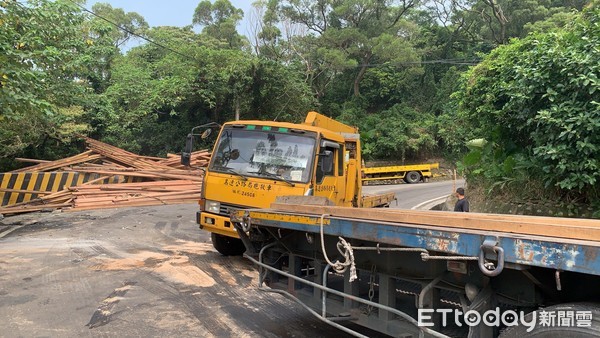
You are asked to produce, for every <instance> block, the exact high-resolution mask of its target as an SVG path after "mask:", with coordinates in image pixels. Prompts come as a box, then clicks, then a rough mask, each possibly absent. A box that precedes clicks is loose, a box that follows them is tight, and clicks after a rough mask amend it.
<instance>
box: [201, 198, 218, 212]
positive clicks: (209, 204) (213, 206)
mask: <svg viewBox="0 0 600 338" xmlns="http://www.w3.org/2000/svg"><path fill="white" fill-rule="evenodd" d="M220 209H221V203H219V202H217V201H209V200H206V203H205V204H204V210H206V211H207V212H211V213H213V214H218V213H219V210H220Z"/></svg>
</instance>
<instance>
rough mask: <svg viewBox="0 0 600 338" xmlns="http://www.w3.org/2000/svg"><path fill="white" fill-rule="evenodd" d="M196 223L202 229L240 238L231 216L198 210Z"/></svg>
mask: <svg viewBox="0 0 600 338" xmlns="http://www.w3.org/2000/svg"><path fill="white" fill-rule="evenodd" d="M196 223H198V224H199V225H200V229H203V230H206V231H210V232H214V233H217V234H219V235H223V236H229V237H235V238H240V237H239V236H238V234H237V231H235V228H234V227H233V224H232V223H231V220H230V219H229V217H226V216H221V215H217V214H213V213H209V212H206V211H197V212H196Z"/></svg>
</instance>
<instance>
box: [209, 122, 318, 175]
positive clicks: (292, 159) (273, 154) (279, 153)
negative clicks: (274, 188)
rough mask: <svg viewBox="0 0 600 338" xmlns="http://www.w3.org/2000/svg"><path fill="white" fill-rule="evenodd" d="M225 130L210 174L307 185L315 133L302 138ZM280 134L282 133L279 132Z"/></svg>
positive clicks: (282, 134)
mask: <svg viewBox="0 0 600 338" xmlns="http://www.w3.org/2000/svg"><path fill="white" fill-rule="evenodd" d="M267 128H268V127H265V128H262V129H263V130H248V129H237V128H226V129H224V130H223V132H222V133H221V137H220V138H219V140H218V141H217V147H216V148H215V151H214V153H213V155H212V161H211V164H210V170H212V171H217V172H224V173H230V174H236V175H239V176H243V177H247V176H254V177H267V178H272V179H279V180H282V181H288V182H302V183H306V182H308V181H309V178H310V174H311V169H312V163H313V158H314V150H315V139H316V134H315V133H309V132H307V133H305V134H302V135H298V134H292V133H288V132H287V129H285V128H272V129H278V130H280V131H279V132H275V131H271V130H264V129H267ZM282 130H283V132H282Z"/></svg>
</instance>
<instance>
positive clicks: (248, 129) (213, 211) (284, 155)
mask: <svg viewBox="0 0 600 338" xmlns="http://www.w3.org/2000/svg"><path fill="white" fill-rule="evenodd" d="M360 163H361V158H360V140H359V136H358V130H357V128H354V127H349V126H346V125H344V124H342V123H339V122H337V121H335V120H333V119H330V118H328V117H326V116H323V115H320V114H318V113H316V112H309V113H308V115H307V117H306V120H305V122H304V123H303V124H293V123H284V122H271V121H232V122H228V123H226V124H224V125H223V127H222V128H221V131H220V133H219V136H218V139H217V141H216V142H215V146H214V149H213V152H212V156H211V161H210V163H209V165H208V167H207V168H206V172H205V176H204V181H203V185H202V193H201V196H200V202H199V205H200V210H199V211H198V212H197V216H196V221H197V223H198V224H199V226H200V228H201V229H204V230H207V231H210V232H211V233H212V241H213V245H214V246H215V248H216V249H217V251H219V252H220V253H221V254H224V255H237V254H241V253H243V252H244V250H245V247H244V245H243V244H242V242H241V241H240V240H239V236H238V233H237V232H236V229H235V227H234V225H233V224H231V221H230V213H231V211H233V210H237V209H249V208H268V207H269V206H270V205H271V203H273V202H275V200H276V198H277V197H280V196H302V195H306V196H321V197H324V198H326V199H327V200H328V201H329V202H330V203H331V204H333V205H336V206H346V207H362V206H383V205H385V204H386V203H389V201H388V199H389V200H391V199H393V196H390V197H389V198H388V199H384V200H381V199H377V201H378V205H372V204H373V203H370V202H369V203H370V204H369V203H367V204H369V205H364V204H365V203H363V201H365V200H364V199H363V198H362V196H361V187H362V182H361V177H360V175H359V173H360ZM371 200H372V199H369V201H371Z"/></svg>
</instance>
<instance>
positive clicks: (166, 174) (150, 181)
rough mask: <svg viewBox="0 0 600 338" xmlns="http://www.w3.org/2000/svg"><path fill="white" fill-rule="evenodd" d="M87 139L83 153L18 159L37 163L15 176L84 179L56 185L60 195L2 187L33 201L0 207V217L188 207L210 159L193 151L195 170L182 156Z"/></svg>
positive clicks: (26, 186) (26, 187)
mask: <svg viewBox="0 0 600 338" xmlns="http://www.w3.org/2000/svg"><path fill="white" fill-rule="evenodd" d="M84 140H85V142H86V145H87V150H86V151H85V152H83V153H80V154H77V155H75V156H71V157H68V158H64V159H60V160H56V161H43V160H31V159H20V160H21V161H24V162H25V161H26V162H33V163H37V164H35V165H32V166H29V167H26V168H23V169H19V170H15V171H14V172H12V173H32V175H35V177H36V179H38V180H42V179H41V177H42V175H43V174H50V172H52V173H56V172H63V173H64V172H74V173H77V174H78V177H79V175H81V176H85V177H86V181H85V182H76V183H77V184H76V185H72V186H67V185H63V186H56V184H55V185H54V186H55V188H56V189H55V190H56V191H52V190H51V189H50V187H49V188H48V191H40V190H39V188H38V189H37V190H34V189H30V187H31V188H32V187H33V186H39V185H40V184H38V183H34V182H31V183H28V184H25V183H22V184H21V186H19V187H16V188H17V189H15V187H8V188H10V189H7V188H6V186H7V184H4V186H5V187H4V189H3V190H4V192H5V194H6V193H11V192H12V193H20V194H24V195H25V196H28V197H31V196H33V198H31V200H28V201H22V202H19V203H13V204H8V205H4V206H2V207H0V214H4V215H8V214H17V213H23V212H30V211H41V210H52V209H59V208H60V209H67V210H89V209H103V208H115V207H125V206H146V205H159V204H175V203H189V202H196V201H197V200H198V199H199V197H200V189H201V187H202V179H203V170H202V167H206V166H207V164H208V161H209V160H210V153H209V152H208V151H207V150H200V151H196V152H193V153H192V155H191V166H189V167H185V166H183V165H181V164H180V157H179V155H175V154H169V155H168V156H167V158H162V157H151V156H141V155H137V154H134V153H131V152H128V151H125V150H123V149H120V148H118V147H114V146H111V145H109V144H106V143H102V142H100V141H97V140H93V139H90V138H87V137H84ZM30 176H31V175H29V176H28V177H30ZM14 181H15V180H14V179H13V180H12V181H11V182H13V183H14ZM80 181H81V180H80ZM61 184H62V182H61ZM1 192H2V191H0V193H1ZM19 199H20V200H23V199H24V198H23V197H20V198H19Z"/></svg>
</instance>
